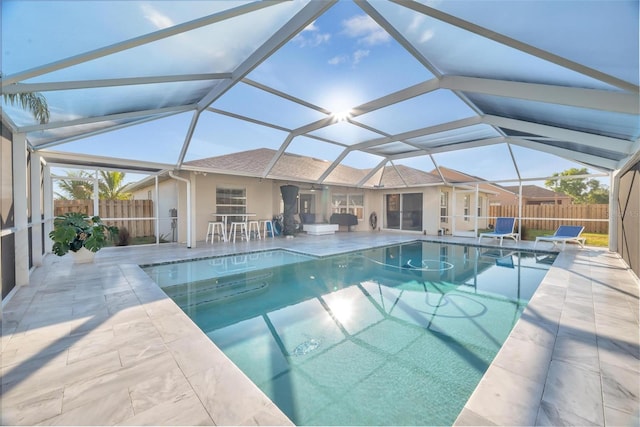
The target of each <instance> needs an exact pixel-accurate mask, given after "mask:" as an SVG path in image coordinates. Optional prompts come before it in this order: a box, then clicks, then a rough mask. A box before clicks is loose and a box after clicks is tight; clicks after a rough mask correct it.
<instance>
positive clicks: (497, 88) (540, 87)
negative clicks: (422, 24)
mask: <svg viewBox="0 0 640 427" xmlns="http://www.w3.org/2000/svg"><path fill="white" fill-rule="evenodd" d="M440 87H441V88H443V89H450V90H454V91H462V92H472V93H482V94H486V95H494V96H501V97H507V98H516V99H525V100H527V101H537V102H544V103H547V104H555V105H568V106H571V107H579V108H588V109H591V110H602V111H611V112H614V113H623V114H634V115H638V114H640V103H639V102H638V94H637V93H629V92H613V91H606V90H597V89H583V88H578V87H566V86H558V85H547V84H538V83H522V82H513V81H506V80H493V79H482V78H478V77H463V76H444V77H442V79H441V80H440Z"/></svg>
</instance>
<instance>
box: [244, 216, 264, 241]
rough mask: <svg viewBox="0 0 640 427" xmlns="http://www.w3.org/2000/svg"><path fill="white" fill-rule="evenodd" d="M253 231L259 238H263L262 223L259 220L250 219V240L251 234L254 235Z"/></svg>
mask: <svg viewBox="0 0 640 427" xmlns="http://www.w3.org/2000/svg"><path fill="white" fill-rule="evenodd" d="M252 233H255V236H256V238H257V239H258V240H260V239H261V237H260V223H259V222H258V221H255V220H252V221H249V230H248V232H247V237H248V239H247V240H249V238H251V236H252V235H253V234H252Z"/></svg>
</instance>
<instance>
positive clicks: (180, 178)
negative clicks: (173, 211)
mask: <svg viewBox="0 0 640 427" xmlns="http://www.w3.org/2000/svg"><path fill="white" fill-rule="evenodd" d="M169 176H170V177H171V178H173V179H176V180H178V181H182V182H185V183H186V184H187V248H188V249H191V181H189V180H188V179H186V178H183V177H181V176H176V175H174V174H173V171H169Z"/></svg>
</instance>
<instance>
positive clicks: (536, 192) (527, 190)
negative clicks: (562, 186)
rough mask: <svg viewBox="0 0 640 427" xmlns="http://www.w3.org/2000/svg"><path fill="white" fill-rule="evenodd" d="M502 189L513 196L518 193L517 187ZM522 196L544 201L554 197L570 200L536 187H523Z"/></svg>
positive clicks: (557, 193)
mask: <svg viewBox="0 0 640 427" xmlns="http://www.w3.org/2000/svg"><path fill="white" fill-rule="evenodd" d="M504 189H506V190H508V191H511V192H513V193H515V194H518V191H519V190H518V186H517V185H510V186H505V187H504ZM522 196H523V197H528V198H544V199H550V198H554V197H563V198H570V197H569V196H567V195H566V194H564V193H559V192H555V191H552V190H549V189H546V188H542V187H538V186H537V185H523V186H522Z"/></svg>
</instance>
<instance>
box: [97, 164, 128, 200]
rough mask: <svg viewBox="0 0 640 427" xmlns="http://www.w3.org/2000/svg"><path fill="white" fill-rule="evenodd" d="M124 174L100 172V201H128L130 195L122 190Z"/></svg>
mask: <svg viewBox="0 0 640 427" xmlns="http://www.w3.org/2000/svg"><path fill="white" fill-rule="evenodd" d="M125 175H126V174H125V173H124V172H107V171H100V183H99V184H98V185H99V186H100V199H103V200H129V199H131V193H127V192H125V191H123V190H124V187H125V186H126V185H125V184H123V181H124V177H125Z"/></svg>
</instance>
